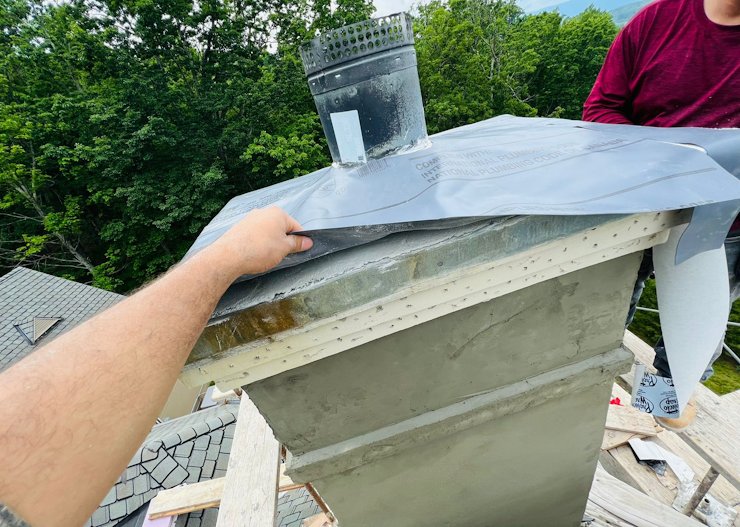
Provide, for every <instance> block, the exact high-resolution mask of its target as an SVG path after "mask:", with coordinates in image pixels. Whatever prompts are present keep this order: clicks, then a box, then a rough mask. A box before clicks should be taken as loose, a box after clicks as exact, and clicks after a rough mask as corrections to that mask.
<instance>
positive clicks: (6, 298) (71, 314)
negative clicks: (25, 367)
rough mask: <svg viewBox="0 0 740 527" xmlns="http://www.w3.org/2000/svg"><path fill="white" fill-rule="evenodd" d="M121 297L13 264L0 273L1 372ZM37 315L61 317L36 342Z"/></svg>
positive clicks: (121, 297)
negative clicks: (10, 268)
mask: <svg viewBox="0 0 740 527" xmlns="http://www.w3.org/2000/svg"><path fill="white" fill-rule="evenodd" d="M123 298H124V297H123V296H122V295H118V294H116V293H111V292H110V291H104V290H102V289H98V288H96V287H92V286H89V285H85V284H80V283H77V282H72V281H71V280H65V279H64V278H59V277H58V276H52V275H49V274H45V273H41V272H39V271H34V270H32V269H26V268H25V267H16V268H15V269H13V270H12V271H10V272H9V273H8V274H6V275H4V276H0V371H2V370H4V369H6V368H8V367H9V366H11V365H12V364H13V363H15V362H17V361H19V360H21V359H22V358H23V357H25V356H26V355H28V354H29V353H31V352H32V351H33V350H34V349H35V347H36V346H39V345H41V344H42V343H43V342H47V341H49V340H51V339H53V338H54V337H56V336H58V335H60V334H62V333H63V332H65V331H66V330H68V329H71V328H73V327H74V326H76V325H77V324H79V323H80V322H82V321H84V320H86V319H88V318H90V317H92V316H93V315H95V314H96V313H99V312H100V311H103V310H104V309H107V308H108V307H110V306H112V305H113V304H115V303H116V302H119V301H120V300H122V299H123ZM36 317H50V318H61V320H60V321H59V322H58V323H56V324H55V325H53V326H52V327H51V328H50V329H49V330H48V331H47V332H46V333H44V335H43V337H42V338H41V339H40V340H39V341H37V343H36V344H35V345H34V344H31V343H30V342H29V341H28V340H26V338H24V337H23V335H22V334H21V333H20V332H19V331H18V329H16V328H15V325H17V326H18V327H19V328H20V329H21V330H22V331H23V332H24V333H25V334H26V335H28V336H29V337H32V335H33V333H34V331H33V320H34V318H36Z"/></svg>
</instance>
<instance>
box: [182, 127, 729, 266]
mask: <svg viewBox="0 0 740 527" xmlns="http://www.w3.org/2000/svg"><path fill="white" fill-rule="evenodd" d="M676 143H683V144H694V145H699V146H701V147H702V148H703V149H704V150H705V151H706V153H704V152H702V151H700V150H698V149H695V148H686V147H684V146H682V144H676ZM738 151H740V130H706V129H692V128H688V129H680V130H678V131H676V130H675V129H671V130H669V131H662V130H659V129H655V128H651V127H640V126H620V125H596V124H594V123H585V122H581V121H568V120H563V119H547V118H520V117H512V116H500V117H496V118H493V119H489V120H487V121H482V122H479V123H475V124H472V125H468V126H464V127H461V128H457V129H454V130H450V131H447V132H443V133H441V134H436V135H434V136H431V137H430V138H429V141H428V142H427V143H426V147H425V148H416V149H411V150H406V151H403V150H402V151H400V152H397V153H396V154H394V155H391V156H387V157H385V158H382V159H378V160H371V161H369V162H368V163H367V164H364V165H361V166H352V167H342V166H331V167H327V168H324V169H321V170H319V171H317V172H314V173H312V174H308V175H306V176H303V177H300V178H296V179H293V180H289V181H286V182H283V183H279V184H277V185H274V186H272V187H268V188H264V189H260V190H257V191H255V192H250V193H248V194H244V195H242V196H238V197H236V198H234V199H232V200H231V201H230V202H229V203H228V204H227V205H226V206H225V207H224V209H223V210H222V211H221V212H220V213H219V214H218V215H217V216H216V217H215V218H214V219H213V220H212V221H211V223H210V224H209V225H208V226H207V227H206V228H205V229H204V230H203V232H202V233H201V235H200V236H199V237H198V239H197V240H196V242H195V243H194V244H193V246H192V247H191V249H190V251H189V252H188V254H187V255H186V257H187V256H190V255H192V254H194V253H196V252H197V251H199V250H201V249H202V248H203V247H205V246H207V245H209V244H210V243H212V242H213V241H214V240H215V239H217V238H218V237H219V236H221V235H222V234H223V233H224V232H226V230H228V228H229V227H231V226H232V225H233V224H234V223H236V222H237V221H238V220H239V219H240V218H241V217H242V216H244V215H245V214H246V213H247V212H248V211H249V210H251V209H253V208H256V207H264V206H267V205H277V206H280V207H282V208H284V209H285V210H287V211H288V212H290V213H291V214H292V215H293V216H294V217H295V218H296V219H297V220H298V222H299V223H301V225H302V226H303V227H304V228H306V229H310V232H311V235H312V236H315V237H316V238H320V237H321V233H322V232H326V231H331V230H335V229H348V231H347V234H346V236H345V237H344V238H343V239H338V238H337V237H334V238H333V239H332V243H330V244H317V245H316V246H315V247H314V248H313V249H312V250H311V251H308V252H307V253H300V254H294V255H290V256H289V257H288V258H286V259H285V260H284V261H283V262H282V263H281V267H289V266H291V265H297V264H300V263H302V262H305V261H307V260H310V259H313V258H318V257H320V256H322V255H324V254H328V253H331V252H336V251H338V250H342V249H345V248H348V247H352V246H356V245H360V244H363V243H368V242H369V241H373V240H375V239H378V238H379V237H381V236H380V234H382V232H383V229H384V227H388V226H393V225H398V224H403V226H404V227H403V228H404V229H406V230H414V229H415V225H416V224H418V223H419V222H430V221H438V220H445V219H450V218H472V217H478V218H480V217H497V216H508V215H563V216H575V215H593V214H636V213H642V212H657V211H668V210H678V209H687V208H694V209H695V214H694V217H693V219H692V226H691V228H690V229H689V230H688V231H687V234H686V235H685V240H684V241H682V244H681V246H680V247H679V257H680V259H686V258H688V257H690V256H691V255H694V254H698V253H699V252H702V251H703V250H706V249H707V248H717V247H719V246H720V245H721V243H722V238H723V236H724V235H725V234H726V228H727V227H728V226H729V223H731V221H732V219H733V217H734V212H735V210H736V209H737V201H738V200H740V182H738V180H737V176H738V175H740V156H738V155H737V152H738ZM723 229H724V230H725V232H721V231H722V230H723ZM391 232H394V231H393V229H389V230H388V232H387V233H386V235H387V234H390V233H391ZM350 233H351V235H350Z"/></svg>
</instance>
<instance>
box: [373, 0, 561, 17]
mask: <svg viewBox="0 0 740 527" xmlns="http://www.w3.org/2000/svg"><path fill="white" fill-rule="evenodd" d="M561 1H562V0H519V5H520V6H522V9H524V10H525V11H536V10H538V9H542V8H543V7H547V6H550V5H555V4H559V3H560V2H561ZM373 3H374V4H375V13H376V15H375V16H385V15H390V14H392V13H398V12H399V11H409V10H410V9H411V6H412V5H414V4H418V3H419V1H418V0H373ZM422 3H424V2H422Z"/></svg>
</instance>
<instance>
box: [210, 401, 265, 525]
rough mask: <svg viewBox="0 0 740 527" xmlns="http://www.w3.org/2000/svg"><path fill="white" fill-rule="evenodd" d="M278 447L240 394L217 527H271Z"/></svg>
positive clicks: (255, 409)
mask: <svg viewBox="0 0 740 527" xmlns="http://www.w3.org/2000/svg"><path fill="white" fill-rule="evenodd" d="M279 463H280V445H279V443H278V442H277V440H276V439H275V437H274V436H273V434H272V430H270V427H269V426H268V425H267V423H266V422H265V419H264V418H263V417H262V415H261V414H260V413H259V410H257V407H256V406H255V405H254V403H252V401H250V400H249V397H247V394H246V393H243V394H242V399H241V403H240V404H239V419H237V421H236V430H235V431H234V441H233V443H232V445H231V455H230V456H229V465H228V468H227V469H226V477H225V480H226V481H225V482H224V491H223V497H222V498H221V505H220V509H219V513H218V520H217V522H216V527H234V526H237V525H238V526H239V527H273V525H274V523H275V510H276V507H277V488H278V469H279V466H278V464H279Z"/></svg>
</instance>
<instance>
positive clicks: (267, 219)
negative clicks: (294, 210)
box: [208, 207, 313, 279]
mask: <svg viewBox="0 0 740 527" xmlns="http://www.w3.org/2000/svg"><path fill="white" fill-rule="evenodd" d="M300 230H301V226H300V224H299V223H298V222H297V221H296V220H294V219H293V218H291V217H290V216H289V215H288V214H286V213H285V212H284V211H283V210H281V209H279V208H277V207H270V208H267V209H255V210H252V211H250V212H249V213H248V214H247V215H246V217H245V218H244V219H243V220H241V221H240V222H239V223H237V224H236V225H234V226H233V227H232V228H231V229H229V230H228V232H226V234H224V235H223V236H221V238H219V239H218V240H217V241H216V242H215V243H213V244H212V245H211V246H210V247H209V248H208V250H212V251H214V253H216V254H218V258H219V260H220V263H219V265H223V266H224V268H226V269H228V270H229V271H230V272H231V273H232V274H233V277H234V279H236V278H237V277H239V276H241V275H245V274H259V273H264V272H265V271H267V270H269V269H272V268H273V267H275V266H276V265H277V264H279V263H280V261H281V260H282V259H283V258H285V257H286V256H287V255H288V254H290V253H296V252H301V251H307V250H308V249H310V248H311V247H312V246H313V242H312V241H311V239H310V238H306V237H305V236H296V235H294V234H290V233H291V232H296V231H300Z"/></svg>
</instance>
